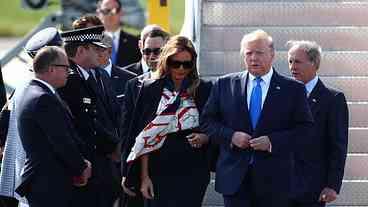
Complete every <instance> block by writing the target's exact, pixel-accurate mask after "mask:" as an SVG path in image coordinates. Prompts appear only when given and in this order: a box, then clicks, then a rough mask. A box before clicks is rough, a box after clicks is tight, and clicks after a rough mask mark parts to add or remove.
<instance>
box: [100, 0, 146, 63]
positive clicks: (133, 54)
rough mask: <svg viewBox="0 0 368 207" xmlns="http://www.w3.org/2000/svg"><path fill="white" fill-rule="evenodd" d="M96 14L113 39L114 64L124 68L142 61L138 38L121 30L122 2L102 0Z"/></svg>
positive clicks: (112, 58)
mask: <svg viewBox="0 0 368 207" xmlns="http://www.w3.org/2000/svg"><path fill="white" fill-rule="evenodd" d="M96 12H97V15H98V17H99V18H100V19H101V21H102V23H103V24H104V26H105V29H106V34H107V35H109V36H110V37H111V38H112V39H113V47H112V56H111V61H112V64H114V65H117V66H120V67H124V66H127V65H129V64H132V63H135V62H138V61H139V60H140V59H141V54H140V52H139V48H138V37H136V36H133V35H131V34H129V33H127V32H125V31H124V30H122V29H121V16H122V15H123V11H122V7H121V3H120V1H119V0H101V1H99V2H98V3H97V11H96Z"/></svg>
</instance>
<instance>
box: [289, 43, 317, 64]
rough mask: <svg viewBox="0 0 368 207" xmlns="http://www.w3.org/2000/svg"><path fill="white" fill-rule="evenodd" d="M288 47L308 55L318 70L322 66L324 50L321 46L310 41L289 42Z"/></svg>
mask: <svg viewBox="0 0 368 207" xmlns="http://www.w3.org/2000/svg"><path fill="white" fill-rule="evenodd" d="M286 46H287V47H288V48H289V51H290V49H292V48H298V49H301V50H303V51H304V52H305V54H307V56H308V59H309V61H310V62H311V63H312V64H313V65H314V66H316V68H317V69H318V68H319V66H320V64H321V55H322V48H321V46H320V45H319V44H317V43H316V42H314V41H309V40H289V41H288V42H287V43H286Z"/></svg>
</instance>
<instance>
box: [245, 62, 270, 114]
mask: <svg viewBox="0 0 368 207" xmlns="http://www.w3.org/2000/svg"><path fill="white" fill-rule="evenodd" d="M272 74H273V69H272V68H271V69H270V71H268V73H266V74H265V75H263V76H261V79H262V81H261V82H260V84H261V88H262V105H261V108H263V103H264V101H265V99H266V96H267V92H268V88H269V87H270V82H271V78H272ZM256 78H257V77H256V76H254V75H252V74H251V73H249V72H248V84H247V104H248V109H249V105H250V96H251V95H252V90H253V87H254V86H255V85H256V84H257V82H256Z"/></svg>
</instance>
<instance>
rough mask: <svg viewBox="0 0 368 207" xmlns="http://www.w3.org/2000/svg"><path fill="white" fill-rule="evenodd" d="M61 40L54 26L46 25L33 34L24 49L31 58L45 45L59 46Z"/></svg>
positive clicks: (61, 42)
mask: <svg viewBox="0 0 368 207" xmlns="http://www.w3.org/2000/svg"><path fill="white" fill-rule="evenodd" d="M61 45H63V41H62V39H61V37H60V34H59V32H58V30H57V29H56V28H55V27H47V28H45V29H43V30H41V31H39V32H37V33H36V34H34V35H33V36H32V37H31V38H30V39H29V40H28V42H27V44H26V46H25V47H24V50H25V51H26V52H27V53H28V55H29V56H31V57H32V58H33V57H34V56H35V55H36V53H37V51H38V50H39V49H41V48H43V47H45V46H61Z"/></svg>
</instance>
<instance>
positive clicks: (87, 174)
mask: <svg viewBox="0 0 368 207" xmlns="http://www.w3.org/2000/svg"><path fill="white" fill-rule="evenodd" d="M84 162H85V163H86V164H87V167H86V168H85V169H84V170H83V173H82V177H83V178H84V180H85V182H86V183H87V182H88V179H89V178H90V177H91V176H92V164H91V163H90V162H89V161H88V160H84Z"/></svg>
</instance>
